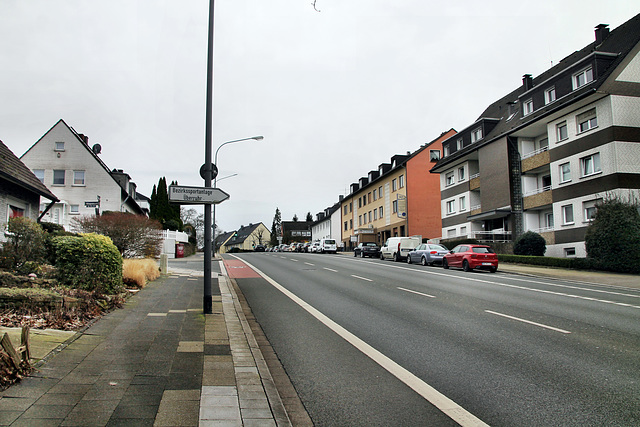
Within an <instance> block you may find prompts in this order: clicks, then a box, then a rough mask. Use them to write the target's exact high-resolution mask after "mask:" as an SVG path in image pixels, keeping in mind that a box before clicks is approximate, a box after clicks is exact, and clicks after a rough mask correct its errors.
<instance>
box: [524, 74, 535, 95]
mask: <svg viewBox="0 0 640 427" xmlns="http://www.w3.org/2000/svg"><path fill="white" fill-rule="evenodd" d="M522 85H523V86H524V91H525V92H526V91H528V90H529V89H532V88H533V77H531V74H525V75H524V76H522Z"/></svg>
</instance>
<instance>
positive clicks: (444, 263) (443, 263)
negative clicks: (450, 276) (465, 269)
mask: <svg viewBox="0 0 640 427" xmlns="http://www.w3.org/2000/svg"><path fill="white" fill-rule="evenodd" d="M442 268H444V269H445V270H448V269H449V263H448V262H447V260H446V259H443V260H442Z"/></svg>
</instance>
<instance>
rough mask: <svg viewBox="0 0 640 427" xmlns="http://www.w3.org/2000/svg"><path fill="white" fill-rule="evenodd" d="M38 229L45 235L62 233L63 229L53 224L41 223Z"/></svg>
mask: <svg viewBox="0 0 640 427" xmlns="http://www.w3.org/2000/svg"><path fill="white" fill-rule="evenodd" d="M40 227H42V229H43V230H44V231H46V232H47V233H56V232H62V231H64V227H63V226H62V225H60V224H56V223H54V222H41V223H40Z"/></svg>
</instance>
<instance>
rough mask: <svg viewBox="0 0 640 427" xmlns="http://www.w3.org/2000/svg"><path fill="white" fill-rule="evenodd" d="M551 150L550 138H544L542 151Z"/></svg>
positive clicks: (541, 143)
mask: <svg viewBox="0 0 640 427" xmlns="http://www.w3.org/2000/svg"><path fill="white" fill-rule="evenodd" d="M548 149H549V138H542V139H541V140H540V150H541V151H543V150H548Z"/></svg>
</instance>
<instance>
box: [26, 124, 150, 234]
mask: <svg viewBox="0 0 640 427" xmlns="http://www.w3.org/2000/svg"><path fill="white" fill-rule="evenodd" d="M100 151H101V147H100V145H99V144H95V145H93V146H89V138H88V137H87V136H85V135H82V134H79V133H77V132H76V131H75V130H74V129H73V128H72V127H70V126H68V125H67V124H66V123H65V122H64V120H62V119H61V120H59V121H58V122H57V123H56V124H55V125H54V126H53V127H52V128H51V129H49V130H48V131H47V132H46V133H45V134H44V135H43V136H42V137H41V138H40V139H39V140H38V141H37V142H36V143H35V144H33V145H32V146H31V148H29V149H28V150H27V152H26V153H24V154H23V155H22V157H21V158H20V160H22V162H23V163H24V164H25V165H26V166H27V167H28V168H29V169H31V171H32V172H33V173H34V175H35V176H36V177H37V178H38V179H39V180H40V181H41V182H42V183H43V184H44V185H45V186H46V187H47V188H48V189H49V190H51V192H53V193H55V194H56V195H57V196H58V198H59V199H60V200H59V201H58V202H57V203H55V204H54V206H53V207H52V208H51V209H49V211H48V212H47V213H46V214H45V216H44V217H43V218H42V220H43V221H47V222H53V223H56V224H61V225H62V226H64V228H65V229H66V230H69V229H70V226H71V219H72V218H74V217H78V216H80V215H92V214H95V213H97V212H105V211H115V212H130V213H134V214H140V215H146V213H147V212H145V210H144V209H143V208H141V207H140V205H139V204H138V203H137V201H136V185H135V184H134V183H133V182H131V180H130V177H129V175H127V174H126V173H124V172H123V171H122V170H115V169H114V170H112V171H110V170H109V168H108V167H107V165H106V164H105V163H104V162H103V161H102V160H101V159H100V157H99V156H98V155H99V154H100ZM40 210H44V209H43V205H42V204H41V207H40Z"/></svg>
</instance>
